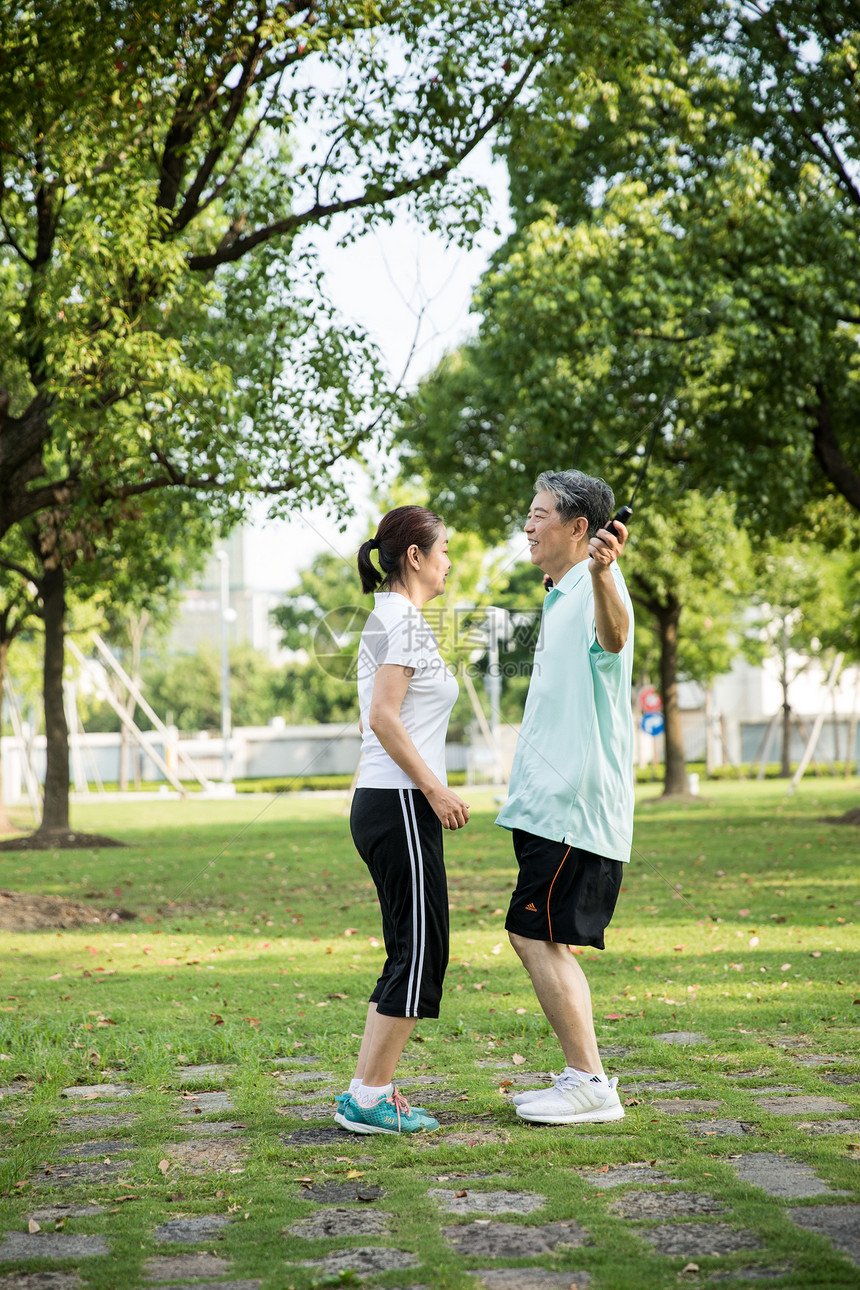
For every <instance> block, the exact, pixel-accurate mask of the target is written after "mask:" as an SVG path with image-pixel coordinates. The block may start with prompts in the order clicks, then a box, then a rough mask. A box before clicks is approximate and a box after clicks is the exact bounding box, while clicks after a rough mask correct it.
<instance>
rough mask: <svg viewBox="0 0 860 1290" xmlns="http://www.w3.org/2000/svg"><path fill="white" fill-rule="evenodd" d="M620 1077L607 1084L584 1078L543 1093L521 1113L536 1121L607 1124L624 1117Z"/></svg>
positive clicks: (523, 1107) (519, 1107)
mask: <svg viewBox="0 0 860 1290" xmlns="http://www.w3.org/2000/svg"><path fill="white" fill-rule="evenodd" d="M617 1084H618V1079H617V1078H614V1079H611V1080H610V1081H609V1083H608V1085H607V1084H604V1083H603V1081H602V1080H583V1081H581V1082H580V1083H579V1084H574V1085H573V1086H570V1085H568V1086H567V1087H566V1088H559V1087H558V1085H556V1086H555V1088H553V1089H551V1090H550V1091H549V1093H546V1094H539V1095H538V1097H536V1098H535V1099H534V1100H533V1101H532V1102H524V1103H521V1104H520V1105H519V1106H518V1107H517V1115H518V1116H520V1118H521V1119H523V1120H530V1121H531V1122H532V1123H534V1124H603V1123H605V1122H607V1121H609V1120H623V1119H624V1107H623V1106H622V1105H621V1098H620V1097H619V1096H618V1094H617V1092H616V1091H615V1089H616V1085H617Z"/></svg>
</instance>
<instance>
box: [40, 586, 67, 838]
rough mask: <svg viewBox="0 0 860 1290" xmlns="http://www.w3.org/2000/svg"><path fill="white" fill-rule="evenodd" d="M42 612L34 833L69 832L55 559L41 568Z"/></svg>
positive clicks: (62, 595)
mask: <svg viewBox="0 0 860 1290" xmlns="http://www.w3.org/2000/svg"><path fill="white" fill-rule="evenodd" d="M40 590H41V593H42V612H43V615H44V623H45V666H44V673H43V678H44V699H45V736H46V742H47V767H46V771H45V806H44V811H43V814H42V823H41V825H40V826H39V829H38V833H39V834H40V835H42V836H44V835H45V834H54V833H59V834H65V833H68V832H69V729H68V726H67V724H66V710H65V707H64V705H63V669H64V663H65V618H66V576H65V572H64V570H63V567H62V564H61V563H60V562H59V561H58V562H57V567H56V568H54V569H48V568H46V569H45V575H44V577H43V578H42V580H41V586H40Z"/></svg>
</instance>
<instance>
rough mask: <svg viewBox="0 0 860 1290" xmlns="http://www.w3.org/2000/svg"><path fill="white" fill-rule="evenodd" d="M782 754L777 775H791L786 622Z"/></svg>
mask: <svg viewBox="0 0 860 1290" xmlns="http://www.w3.org/2000/svg"><path fill="white" fill-rule="evenodd" d="M781 679H782V754H781V756H780V765H779V777H780V779H789V778H790V776H791V704H790V703H789V701H788V623H787V621H785V620H783V624H782V678H781Z"/></svg>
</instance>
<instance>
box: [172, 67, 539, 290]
mask: <svg viewBox="0 0 860 1290" xmlns="http://www.w3.org/2000/svg"><path fill="white" fill-rule="evenodd" d="M542 52H543V51H542V50H541V51H539V52H536V53H534V54H533V55H532V57H531V59H530V60H529V62H528V65H527V67H526V70H525V71H524V72H523V74H522V76H520V78H519V80H518V81H517V83H516V85H515V86H514V87H513V89H512V90H511V91H510V92H509V93H508V94H507V95H506V96H505V98H504V99H503V100H502V102H501V103H500V104H499V106H498V108H496V110H495V111H494V112H492V113H491V114H490V116H489V117H488V118H487V120H486V121H485V122H484V123H483V124H482V125H481V126H479V128H478V129H477V130H476V131H475V133H474V134H473V135H472V136H471V137H470V138H469V139H468V140H467V142H466V144H465V145H464V146H463V147H462V148H461V149H460V151H459V152H458V153H456V154H455V155H454V156H453V157H450V158H448V159H446V160H445V161H442V162H440V163H439V164H438V165H437V166H433V167H431V168H430V170H427V171H425V172H424V173H423V174H421V175H417V176H416V177H415V178H414V179H403V180H401V181H400V182H399V183H395V184H392V185H390V186H389V187H388V188H380V187H367V188H365V190H364V192H363V193H360V194H359V195H358V196H357V197H350V198H344V199H343V200H342V201H339V202H329V203H328V204H324V203H320V202H315V203H314V205H313V206H309V207H308V208H307V209H306V210H304V211H302V212H301V213H299V214H297V215H286V216H284V218H283V219H280V220H275V221H274V222H273V223H272V224H268V225H266V226H265V227H264V228H258V229H255V230H254V231H253V232H252V233H247V234H246V235H245V236H244V237H237V238H235V239H233V240H231V241H230V242H229V243H228V244H227V245H222V246H221V247H220V248H219V249H218V250H217V251H213V252H210V253H209V254H206V255H192V256H189V258H188V266H189V268H190V269H192V270H195V271H198V272H201V271H202V272H206V271H208V270H211V269H216V268H218V266H219V265H221V264H227V263H231V262H233V261H236V260H241V258H242V256H243V255H247V254H248V252H249V251H252V250H253V249H254V247H256V246H259V245H260V243H262V242H269V241H271V240H272V239H273V238H275V237H282V236H283V235H285V234H287V233H293V232H295V231H296V230H297V229H299V228H302V227H303V226H304V225H305V224H311V223H319V222H321V221H322V220H325V219H329V218H331V216H333V215H342V214H344V213H345V212H346V211H351V210H358V209H360V208H362V207H365V206H386V205H388V203H389V202H393V201H397V199H398V198H400V197H407V196H409V195H410V194H411V193H415V192H419V191H420V190H421V189H422V188H427V187H429V186H430V185H431V184H433V183H436V182H437V181H438V180H440V179H444V178H445V176H446V175H448V174H450V172H451V171H452V170H454V169H455V167H456V166H458V165H460V163H461V162H462V161H464V160H465V159H466V157H468V156H469V155H470V154H471V153H472V152H474V150H475V148H477V146H478V144H479V143H481V142H482V141H483V140H484V139H485V138H486V137H487V135H488V134H489V133H490V131H491V130H492V129H494V127H495V126H496V125H498V123H499V121H501V120H502V119H503V118H504V117H505V115H506V113H507V112H508V109H509V108H510V106H511V104H512V103H513V102H514V101H515V100H516V99H517V97H518V96H519V94H520V93H521V91H522V89H523V87H524V86H525V85H526V83H527V81H528V80H529V78H530V77H531V75H532V72H533V71H534V69H535V67H536V66H537V64H538V62H539V60H540V57H541V54H542Z"/></svg>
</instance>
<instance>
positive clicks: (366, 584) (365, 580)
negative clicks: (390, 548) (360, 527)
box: [358, 538, 382, 595]
mask: <svg viewBox="0 0 860 1290" xmlns="http://www.w3.org/2000/svg"><path fill="white" fill-rule="evenodd" d="M378 546H379V543H378V542H377V541H376V539H375V538H372V539H371V538H368V540H367V541H366V542H362V544H361V546H360V547H359V548H358V576H359V578H361V590H362V592H363V593H364V595H367V594H368V593H369V592H371V591H376V588H377V587H378V586H379V584H380V582H382V574H381V573H380V572H379V570H378V569H377V568H376V567H375V565H373V564H372V563H371V559H370V553H371V551H374V550H376V548H377V547H378Z"/></svg>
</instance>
